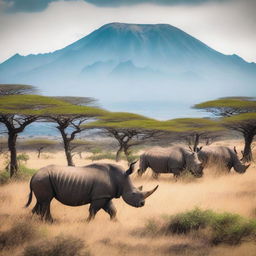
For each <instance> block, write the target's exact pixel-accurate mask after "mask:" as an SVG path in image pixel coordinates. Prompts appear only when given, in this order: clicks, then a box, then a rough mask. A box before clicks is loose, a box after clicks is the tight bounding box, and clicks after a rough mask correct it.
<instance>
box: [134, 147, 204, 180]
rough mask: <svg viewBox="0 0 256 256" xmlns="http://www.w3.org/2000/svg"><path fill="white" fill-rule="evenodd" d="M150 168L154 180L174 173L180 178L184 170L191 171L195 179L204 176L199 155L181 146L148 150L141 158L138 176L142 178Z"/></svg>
mask: <svg viewBox="0 0 256 256" xmlns="http://www.w3.org/2000/svg"><path fill="white" fill-rule="evenodd" d="M148 167H150V168H151V169H152V171H153V177H154V178H157V177H158V175H159V174H160V173H173V174H174V176H175V177H178V176H179V175H180V174H181V172H182V171H184V170H189V171H190V172H191V173H192V174H193V175H194V176H195V177H201V176H202V175H203V166H202V163H201V162H200V161H199V160H198V157H197V153H196V152H191V151H190V150H188V149H186V148H184V147H180V146H173V147H169V148H153V149H150V150H148V151H147V152H145V153H144V154H142V155H141V156H140V168H139V170H138V175H139V176H141V175H142V174H143V173H144V172H145V171H146V169H147V168H148Z"/></svg>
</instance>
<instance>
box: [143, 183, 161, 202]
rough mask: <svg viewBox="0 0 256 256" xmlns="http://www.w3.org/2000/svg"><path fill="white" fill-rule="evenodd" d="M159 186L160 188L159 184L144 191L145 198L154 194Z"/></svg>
mask: <svg viewBox="0 0 256 256" xmlns="http://www.w3.org/2000/svg"><path fill="white" fill-rule="evenodd" d="M157 188H158V185H157V186H156V187H155V188H154V189H152V190H150V191H146V192H143V196H144V199H146V198H147V197H149V196H150V195H152V194H153V193H154V192H155V191H156V190H157Z"/></svg>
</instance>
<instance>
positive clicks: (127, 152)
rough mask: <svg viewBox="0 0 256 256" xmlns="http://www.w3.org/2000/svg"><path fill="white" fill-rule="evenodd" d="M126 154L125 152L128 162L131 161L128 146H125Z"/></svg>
mask: <svg viewBox="0 0 256 256" xmlns="http://www.w3.org/2000/svg"><path fill="white" fill-rule="evenodd" d="M124 154H125V157H126V160H127V162H128V163H129V155H130V153H129V151H128V148H126V147H124Z"/></svg>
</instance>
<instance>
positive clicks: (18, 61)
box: [0, 23, 256, 101]
mask: <svg viewBox="0 0 256 256" xmlns="http://www.w3.org/2000/svg"><path fill="white" fill-rule="evenodd" d="M255 81H256V64H255V63H247V62H246V61H244V60H243V59H242V58H240V57H239V56H237V55H224V54H221V53H219V52H217V51H215V50H214V49H212V48H210V47H208V46H207V45H206V44H204V43H202V42H201V41H199V40H197V39H196V38H194V37H192V36H190V35H189V34H187V33H185V32H183V31H182V30H180V29H178V28H176V27H173V26H170V25H167V24H156V25H150V24H144V25H143V24H140V25H139V24H123V23H111V24H106V25H104V26H102V27H101V28H99V29H98V30H96V31H94V32H92V33H91V34H89V35H88V36H86V37H84V38H82V39H80V40H78V41H77V42H75V43H73V44H71V45H69V46H67V47H65V48H63V49H60V50H58V51H55V52H52V53H48V54H38V55H28V56H21V55H18V54H16V55H14V56H13V57H11V58H10V59H8V60H7V61H5V62H3V63H2V64H0V83H29V84H34V85H36V86H39V88H40V89H41V91H42V92H44V93H45V94H54V95H56V94H59V92H60V89H61V92H62V93H64V94H68V95H70V94H74V95H81V94H84V95H87V96H94V97H96V98H99V99H100V100H103V101H104V99H108V100H109V101H111V100H112V101H113V96H114V97H118V98H119V99H120V100H121V99H122V98H124V92H125V96H126V97H127V100H132V99H137V100H143V97H144V98H146V99H147V100H150V99H152V100H154V99H155V98H157V100H162V99H165V100H168V99H170V100H171V99H172V97H174V96H172V95H173V94H175V97H181V100H184V101H186V100H188V99H190V98H191V97H192V98H193V100H194V101H196V100H200V99H201V98H202V96H203V97H208V98H209V97H211V98H212V97H221V96H227V95H238V94H243V95H248V94H249V95H251V94H255V88H254V84H255ZM131 85H132V86H131ZM195 90H196V91H197V94H195V95H191V94H190V95H188V93H190V92H191V91H192V92H193V91H195ZM156 91H157V92H156ZM202 91H205V93H203V95H201V96H200V92H202ZM184 97H185V98H184Z"/></svg>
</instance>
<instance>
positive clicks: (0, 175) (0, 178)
mask: <svg viewBox="0 0 256 256" xmlns="http://www.w3.org/2000/svg"><path fill="white" fill-rule="evenodd" d="M9 181H10V174H9V173H8V172H7V171H1V172H0V185H3V184H7V183H8V182H9Z"/></svg>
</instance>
